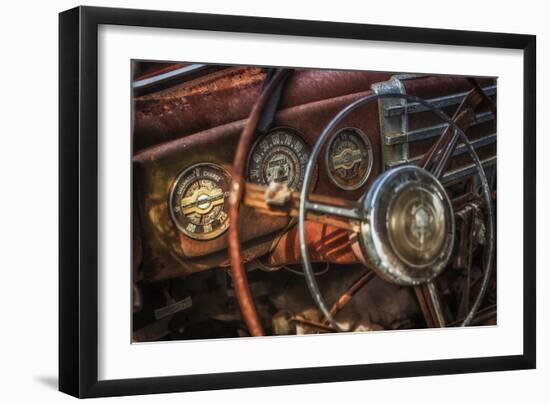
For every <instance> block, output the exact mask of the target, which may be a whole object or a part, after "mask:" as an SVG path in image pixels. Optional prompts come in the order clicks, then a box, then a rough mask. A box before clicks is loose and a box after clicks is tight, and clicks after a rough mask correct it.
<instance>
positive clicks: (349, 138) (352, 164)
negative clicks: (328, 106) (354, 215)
mask: <svg viewBox="0 0 550 404" xmlns="http://www.w3.org/2000/svg"><path fill="white" fill-rule="evenodd" d="M326 165H327V171H328V174H329V177H330V179H331V180H332V181H333V182H334V183H335V184H336V185H338V186H339V187H340V188H342V189H345V190H354V189H357V188H359V187H361V186H362V185H363V184H364V183H365V181H367V178H368V177H369V174H370V171H371V169H372V146H371V143H370V140H369V138H368V137H367V135H365V134H364V133H363V132H361V131H360V130H359V129H356V128H344V129H341V130H340V131H338V132H337V133H336V135H334V136H333V137H332V139H331V141H330V143H329V145H328V147H327V156H326Z"/></svg>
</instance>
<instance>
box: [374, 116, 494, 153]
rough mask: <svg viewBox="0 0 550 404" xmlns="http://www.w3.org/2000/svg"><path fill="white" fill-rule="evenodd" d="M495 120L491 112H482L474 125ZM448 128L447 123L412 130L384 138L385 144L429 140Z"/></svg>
mask: <svg viewBox="0 0 550 404" xmlns="http://www.w3.org/2000/svg"><path fill="white" fill-rule="evenodd" d="M494 119H495V117H494V115H493V114H492V113H491V112H482V113H479V114H477V115H476V117H475V120H474V122H473V123H472V125H479V124H482V123H484V122H489V121H492V120H494ZM447 126H448V125H447V124H446V123H443V124H439V125H434V126H428V127H425V128H420V129H415V130H411V131H410V132H407V133H401V134H398V135H393V136H384V144H386V145H388V146H391V145H394V144H397V143H404V142H416V141H419V140H425V139H429V138H431V137H435V136H439V135H442V134H443V131H444V130H445V129H446V128H447Z"/></svg>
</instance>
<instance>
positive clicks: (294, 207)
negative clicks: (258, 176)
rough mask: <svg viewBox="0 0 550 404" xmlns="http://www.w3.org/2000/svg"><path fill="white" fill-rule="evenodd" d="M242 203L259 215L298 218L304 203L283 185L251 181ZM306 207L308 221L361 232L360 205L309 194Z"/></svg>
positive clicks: (297, 194)
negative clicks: (301, 205) (267, 184)
mask: <svg viewBox="0 0 550 404" xmlns="http://www.w3.org/2000/svg"><path fill="white" fill-rule="evenodd" d="M243 202H244V204H245V205H246V206H249V207H251V208H254V209H255V210H257V211H258V212H260V213H263V214H266V215H271V216H288V217H298V214H299V211H300V204H301V203H302V202H301V198H300V193H299V192H294V191H291V190H289V189H288V187H286V186H285V185H284V184H275V183H273V184H270V185H269V186H266V185H260V184H254V183H251V182H247V183H245V187H244V199H243ZM305 207H306V210H307V214H306V220H308V221H313V222H317V223H321V224H327V225H331V226H333V227H337V228H339V229H344V230H348V231H352V232H359V230H360V221H361V219H362V207H361V205H360V204H359V203H357V202H353V201H349V200H345V199H341V198H334V197H330V196H324V195H317V194H310V195H309V198H308V200H307V201H306V203H305Z"/></svg>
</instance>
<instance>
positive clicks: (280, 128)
mask: <svg viewBox="0 0 550 404" xmlns="http://www.w3.org/2000/svg"><path fill="white" fill-rule="evenodd" d="M279 131H283V132H285V131H286V132H290V133H291V134H292V136H294V137H297V138H298V139H300V141H301V142H302V143H303V144H304V147H305V150H306V152H307V153H306V154H307V160H306V162H305V163H304V164H303V173H302V175H301V178H300V180H299V181H298V183H297V186H296V189H293V191H297V192H299V191H300V189H301V187H302V184H303V182H304V175H305V167H306V165H307V161H308V160H309V158H310V154H311V151H310V145H309V144H308V142H307V141H306V140H305V137H304V136H303V135H302V133H300V132H299V131H298V130H296V129H294V128H291V127H289V126H277V127H274V128H272V129H270V130H269V131H268V132H267V133H265V134H263V135H261V136H260V137H259V138H258V139H256V141H255V142H254V144H253V145H252V147H251V148H250V153H249V155H248V159H247V162H246V178H247V179H248V180H249V181H252V179H251V177H250V168H251V163H252V158H253V156H254V151H255V150H256V148H257V147H258V146H259V144H260V143H261V142H262V141H263V140H264V139H265V138H266V137H268V136H269V135H271V134H273V133H274V132H279ZM285 147H288V146H285ZM291 150H292V149H291ZM254 183H255V184H256V182H254ZM264 185H269V184H264Z"/></svg>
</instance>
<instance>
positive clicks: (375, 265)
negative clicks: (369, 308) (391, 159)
mask: <svg viewBox="0 0 550 404" xmlns="http://www.w3.org/2000/svg"><path fill="white" fill-rule="evenodd" d="M363 206H364V212H365V217H366V218H367V220H365V221H364V222H363V223H362V225H361V236H360V245H361V250H362V252H363V253H364V254H363V255H364V258H365V260H366V261H367V265H369V266H370V267H372V269H374V270H375V271H376V272H377V273H378V274H379V275H380V276H382V277H383V278H385V279H386V280H388V281H391V282H394V283H398V284H401V285H419V284H422V283H426V282H429V281H430V280H432V279H434V278H435V277H436V276H437V275H439V274H440V273H441V271H443V269H444V268H445V266H446V265H447V262H448V260H449V258H450V256H451V252H452V249H453V243H454V215H453V209H452V206H451V202H450V200H449V198H448V196H447V193H446V192H445V189H444V188H443V186H442V185H441V183H440V182H439V181H438V180H437V179H436V178H435V177H434V176H433V175H432V174H430V173H429V172H428V171H426V170H424V169H423V168H420V167H417V166H403V167H398V168H395V169H392V170H389V171H387V172H385V173H384V174H382V175H381V176H380V177H379V178H378V179H377V180H376V181H375V183H374V184H373V185H372V187H371V189H370V190H369V192H368V193H367V195H366V196H365V199H364V202H363Z"/></svg>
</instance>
